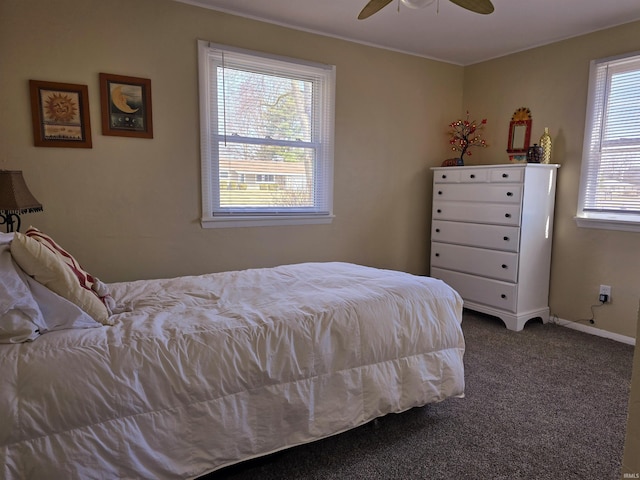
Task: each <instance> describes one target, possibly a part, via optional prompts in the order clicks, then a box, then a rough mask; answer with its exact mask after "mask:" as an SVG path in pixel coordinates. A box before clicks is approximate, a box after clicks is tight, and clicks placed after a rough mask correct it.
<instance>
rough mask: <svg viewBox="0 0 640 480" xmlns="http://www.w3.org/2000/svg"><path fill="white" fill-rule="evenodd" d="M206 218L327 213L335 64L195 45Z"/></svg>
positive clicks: (303, 216)
mask: <svg viewBox="0 0 640 480" xmlns="http://www.w3.org/2000/svg"><path fill="white" fill-rule="evenodd" d="M199 53H200V95H201V101H200V103H201V108H202V113H201V124H202V125H201V134H202V139H203V141H202V165H203V169H202V171H203V221H206V220H210V221H216V220H223V221H229V220H233V219H237V220H246V219H247V217H251V218H253V219H255V218H256V217H259V218H270V219H271V222H270V223H269V224H272V220H273V218H274V217H277V218H280V219H282V218H286V217H288V218H289V220H295V221H296V223H300V220H301V219H305V221H304V223H307V222H308V221H310V222H313V221H314V219H315V220H318V219H322V218H324V219H325V221H327V220H326V219H328V218H330V217H331V215H332V212H331V208H332V202H331V197H332V191H331V190H332V178H331V176H332V170H333V102H334V83H335V80H334V76H335V74H334V69H333V67H330V66H325V65H316V64H313V65H311V64H307V63H301V62H297V61H293V60H289V59H282V58H273V57H268V56H263V55H259V54H255V53H252V52H246V51H239V50H236V49H231V48H229V47H222V46H220V45H211V44H209V43H207V42H199Z"/></svg>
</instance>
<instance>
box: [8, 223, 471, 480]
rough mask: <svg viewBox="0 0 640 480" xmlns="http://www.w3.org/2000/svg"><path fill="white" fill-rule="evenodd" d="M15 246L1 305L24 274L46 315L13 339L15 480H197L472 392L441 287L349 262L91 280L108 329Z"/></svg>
mask: <svg viewBox="0 0 640 480" xmlns="http://www.w3.org/2000/svg"><path fill="white" fill-rule="evenodd" d="M16 235H17V234H16ZM22 237H25V238H30V237H27V236H26V235H21V237H20V238H22ZM3 238H4V247H5V249H4V251H2V250H0V270H2V271H1V273H2V281H0V293H2V291H1V289H2V288H4V289H5V290H4V294H2V295H0V297H1V298H3V299H5V300H6V297H7V295H9V296H11V295H14V292H15V291H16V290H20V291H21V292H22V293H21V295H17V294H16V296H17V297H20V298H22V297H24V296H25V295H26V294H25V291H24V289H23V288H22V286H19V282H18V279H19V280H21V281H22V282H23V284H24V285H25V286H26V287H27V290H28V291H29V292H30V293H31V294H32V299H33V300H34V302H35V305H36V306H35V307H33V305H32V307H33V308H36V307H39V308H40V311H41V313H42V312H44V314H45V315H44V317H42V318H40V320H38V319H37V318H36V319H35V320H32V323H33V324H34V325H36V326H37V325H38V322H40V326H39V327H37V328H35V330H34V333H32V338H26V339H25V337H24V335H22V337H15V336H14V337H12V341H11V342H10V343H3V344H0V378H1V385H0V477H1V478H5V479H23V478H64V479H93V478H96V479H97V478H104V479H112V478H119V479H124V478H136V479H137V478H154V479H169V478H196V477H198V476H201V475H203V474H206V473H208V472H212V471H215V470H218V469H220V468H223V467H225V466H228V465H232V464H235V463H238V462H241V461H243V460H247V459H250V458H254V457H258V456H262V455H266V454H269V453H272V452H276V451H278V450H281V449H284V448H288V447H291V446H295V445H300V444H303V443H307V442H312V441H314V440H317V439H321V438H325V437H328V436H331V435H335V434H337V433H340V432H343V431H345V430H348V429H351V428H354V427H357V426H359V425H362V424H364V423H366V422H369V421H371V420H372V419H375V418H377V417H380V416H383V415H386V414H389V413H399V412H402V411H405V410H408V409H410V408H413V407H417V406H422V405H425V404H428V403H432V402H439V401H442V400H445V399H446V398H449V397H462V396H463V394H464V372H463V354H464V339H463V335H462V331H461V328H460V323H461V318H462V301H461V299H460V296H459V295H458V294H457V293H456V292H455V291H454V290H452V289H451V288H450V287H448V286H447V285H446V284H445V283H443V282H442V281H440V280H436V279H433V278H429V277H419V276H414V275H410V274H407V273H402V272H397V271H391V270H382V269H376V268H370V267H365V266H360V265H354V264H348V263H340V262H328V263H304V264H294V265H284V266H279V267H275V268H265V269H250V270H243V271H235V272H223V273H214V274H207V275H200V276H186V277H179V278H171V279H157V280H139V281H132V282H123V283H112V284H108V285H104V284H101V282H99V281H98V280H97V279H92V281H93V282H94V283H95V284H100V287H101V289H102V290H103V291H102V293H103V294H105V295H104V296H103V298H101V300H102V301H103V303H105V305H111V307H110V308H109V316H108V318H107V319H106V322H105V321H104V320H105V319H104V318H103V319H102V320H103V321H98V322H97V321H94V319H93V318H92V317H91V316H87V315H84V316H83V314H85V313H86V311H85V310H83V309H82V308H79V310H78V311H75V313H65V314H64V315H62V314H60V312H61V311H63V312H66V311H65V310H64V309H62V308H61V307H60V306H57V307H56V306H50V305H48V303H49V302H51V301H52V300H51V298H53V299H54V300H53V302H58V303H60V302H61V301H63V305H64V306H65V307H66V308H69V304H70V305H72V306H77V305H76V302H72V301H69V300H68V299H66V298H64V297H62V296H60V295H58V294H56V293H54V292H52V291H51V289H50V288H48V287H47V288H45V289H44V290H42V286H43V284H44V283H46V282H44V281H43V280H42V275H41V274H34V273H33V272H29V274H28V275H27V274H25V272H26V270H24V269H22V267H21V266H20V264H19V263H18V262H16V261H15V260H16V257H15V256H14V257H12V258H9V256H8V255H9V254H10V253H12V250H11V248H10V247H11V239H10V238H9V236H6V235H5V236H4V237H2V238H0V246H2V245H1V244H2V243H3ZM12 238H13V237H12ZM13 243H17V242H16V241H15V240H14V241H13ZM65 253H66V252H65ZM3 255H4V256H3ZM67 260H68V259H67ZM12 268H13V270H11V269H12ZM27 270H28V269H27ZM14 271H15V272H14ZM38 280H40V281H38ZM12 281H15V282H17V283H15V285H14V284H13V283H11V282H12ZM16 285H18V286H16ZM38 285H39V286H38ZM85 288H86V286H85ZM91 288H94V289H95V285H94V286H93V287H91ZM45 290H46V292H45ZM7 292H9V294H7ZM47 292H48V293H47ZM51 294H53V295H55V296H54V297H51ZM95 296H96V297H99V295H98V294H97V293H95ZM105 296H106V297H108V298H107V299H106V300H108V302H104V301H105V298H104V297H105ZM21 301H22V304H25V302H26V300H24V299H23V300H21ZM64 302H67V303H64ZM109 302H110V303H109ZM18 303H20V302H18ZM27 303H28V302H27ZM22 304H20V305H22ZM16 305H17V304H16V303H15V302H14V304H13V310H11V309H9V310H7V302H6V301H5V302H4V305H3V304H0V307H2V309H0V315H4V317H0V324H3V325H4V326H5V328H4V330H5V331H4V334H5V339H6V338H10V337H8V336H7V332H6V330H7V328H8V327H6V326H7V325H14V324H15V322H16V321H17V320H16V318H18V317H16V316H15V315H18V313H16V312H19V315H20V319H23V318H24V316H25V315H26V314H25V313H24V312H25V311H27V310H26V307H24V306H22V307H21V306H20V305H18V306H17V307H16ZM9 307H10V305H9ZM20 308H22V310H20ZM11 312H13V313H11ZM52 312H53V313H52ZM78 312H79V313H78ZM8 315H14V317H11V318H12V319H13V320H11V321H9V320H7V318H8V317H7V316H8ZM47 315H48V318H47ZM74 316H75V317H74ZM62 317H64V318H62ZM70 317H74V318H73V319H72V320H68V318H70ZM76 317H77V318H76ZM34 318H35V317H34ZM43 318H44V319H43ZM91 321H93V323H94V324H91ZM7 322H8V323H7ZM43 322H44V323H43ZM0 326H1V325H0ZM0 330H2V328H0ZM0 333H2V332H0Z"/></svg>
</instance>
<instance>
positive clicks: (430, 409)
mask: <svg viewBox="0 0 640 480" xmlns="http://www.w3.org/2000/svg"><path fill="white" fill-rule="evenodd" d="M462 327H463V331H464V334H465V341H466V352H465V379H466V394H465V398H462V399H448V400H445V401H444V402H441V403H438V404H433V405H427V406H425V407H421V408H414V409H412V410H409V411H407V412H404V413H401V414H391V415H387V416H385V417H382V418H380V419H378V420H375V421H373V422H370V423H369V424H367V425H364V426H362V427H359V428H356V429H354V430H351V431H348V432H345V433H342V434H340V435H336V436H334V437H331V438H327V439H324V440H320V441H317V442H314V443H312V444H309V445H303V446H300V447H295V448H292V449H289V450H285V451H283V452H279V453H277V454H274V455H271V456H268V457H264V458H261V459H257V460H253V461H249V462H245V463H243V464H240V465H236V466H232V467H229V468H226V469H224V470H220V471H218V472H214V473H213V474H210V475H207V476H205V477H202V478H203V479H205V478H206V480H218V479H232V480H245V479H247V480H248V479H251V480H255V479H260V480H271V479H273V480H275V479H278V480H281V479H309V480H311V479H317V480H320V479H321V480H332V479H336V480H338V479H340V480H344V479H367V480H368V479H385V480H387V479H388V480H391V479H421V480H426V479H430V480H439V479H443V480H444V479H446V480H450V479H454V478H464V479H467V480H475V479H478V480H497V479H505V480H506V479H509V480H515V479H527V480H534V479H535V480H546V479H549V480H559V479H563V480H566V479H593V480H609V479H611V480H614V479H619V478H620V468H621V463H622V453H623V448H624V437H625V430H626V420H627V402H628V398H629V387H630V379H631V369H632V361H633V347H632V346H630V345H626V344H622V343H619V342H616V341H613V340H609V339H605V338H601V337H596V336H593V335H589V334H586V333H583V332H579V331H576V330H572V329H569V328H565V327H561V326H558V325H554V324H546V325H543V324H542V323H541V322H540V321H539V320H533V321H530V322H529V323H528V324H527V325H526V327H525V329H524V330H523V331H521V332H512V331H509V330H507V329H506V328H505V327H504V324H503V323H502V322H501V321H500V320H498V319H496V318H492V317H488V316H485V315H481V314H477V313H473V312H469V311H465V313H464V319H463V323H462Z"/></svg>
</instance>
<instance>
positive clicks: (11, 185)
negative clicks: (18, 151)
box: [0, 170, 42, 215]
mask: <svg viewBox="0 0 640 480" xmlns="http://www.w3.org/2000/svg"><path fill="white" fill-rule="evenodd" d="M41 211H42V204H41V203H40V202H38V200H36V199H35V197H34V196H33V195H32V193H31V192H30V191H29V187H27V184H26V182H25V181H24V177H23V176H22V171H21V170H0V212H4V213H15V214H18V215H20V214H22V213H28V212H41Z"/></svg>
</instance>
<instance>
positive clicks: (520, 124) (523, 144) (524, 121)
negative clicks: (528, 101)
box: [507, 107, 531, 161]
mask: <svg viewBox="0 0 640 480" xmlns="http://www.w3.org/2000/svg"><path fill="white" fill-rule="evenodd" d="M530 140H531V111H530V110H529V109H528V108H525V107H522V108H519V109H517V110H516V111H515V112H514V113H513V115H512V116H511V122H510V123H509V141H508V143H507V153H508V154H509V157H510V158H511V160H512V161H513V160H514V159H516V160H520V159H521V158H520V157H523V159H524V158H526V156H527V150H528V148H529V142H530Z"/></svg>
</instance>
